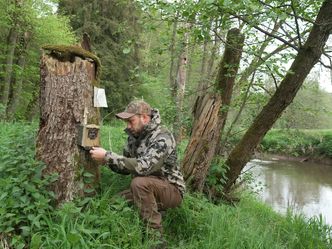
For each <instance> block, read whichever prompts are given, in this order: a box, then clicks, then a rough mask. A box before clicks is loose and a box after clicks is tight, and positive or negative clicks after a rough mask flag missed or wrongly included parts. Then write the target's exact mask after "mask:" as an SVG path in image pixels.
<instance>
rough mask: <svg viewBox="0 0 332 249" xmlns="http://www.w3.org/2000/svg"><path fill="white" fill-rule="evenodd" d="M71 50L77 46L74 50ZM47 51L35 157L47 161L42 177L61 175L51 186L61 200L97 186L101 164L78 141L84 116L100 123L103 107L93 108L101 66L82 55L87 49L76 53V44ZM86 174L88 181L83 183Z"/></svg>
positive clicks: (70, 198) (43, 64) (43, 59)
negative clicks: (95, 86)
mask: <svg viewBox="0 0 332 249" xmlns="http://www.w3.org/2000/svg"><path fill="white" fill-rule="evenodd" d="M71 48H75V53H74V52H72V51H71V50H70V49H71ZM61 49H62V50H61ZM47 50H48V51H51V53H50V54H46V53H44V54H43V55H42V58H41V66H40V69H41V88H40V125H39V132H38V137H37V145H36V157H37V159H39V160H41V161H43V162H44V163H45V164H46V168H45V170H44V171H43V174H44V175H48V174H53V173H56V174H58V180H57V181H56V182H54V184H53V185H52V186H51V188H52V190H53V191H54V193H55V195H56V199H57V201H58V203H61V202H66V201H70V200H72V199H73V198H74V197H75V196H82V195H83V194H84V193H93V192H94V191H95V189H96V188H97V187H98V183H99V178H100V173H99V167H98V165H97V163H96V162H94V161H93V160H92V159H91V158H90V155H89V152H88V151H87V150H84V149H83V148H82V147H80V146H78V145H77V141H78V125H80V124H84V123H85V122H84V121H85V119H87V123H88V124H95V125H99V120H100V113H99V109H98V108H95V107H93V91H94V85H96V84H97V83H96V82H97V80H96V69H97V67H99V64H98V63H97V62H96V60H94V57H93V58H91V57H90V56H88V57H87V58H84V57H85V55H86V54H89V53H87V51H84V50H83V49H81V50H82V52H80V51H79V52H77V50H79V48H77V47H61V48H60V47H59V50H58V49H57V47H55V48H54V49H53V48H47ZM97 61H98V60H97ZM84 115H86V118H85V117H84ZM86 172H88V173H90V174H86ZM87 175H90V177H89V176H87ZM91 175H92V176H91ZM86 176H87V177H88V178H89V179H88V181H85V180H86Z"/></svg>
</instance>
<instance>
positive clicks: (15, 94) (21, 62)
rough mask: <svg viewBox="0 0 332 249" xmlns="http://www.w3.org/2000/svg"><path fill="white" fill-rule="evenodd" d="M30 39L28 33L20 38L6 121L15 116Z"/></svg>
mask: <svg viewBox="0 0 332 249" xmlns="http://www.w3.org/2000/svg"><path fill="white" fill-rule="evenodd" d="M29 39H30V33H29V32H24V35H23V37H22V42H21V47H20V49H19V55H18V56H19V58H18V62H17V65H18V67H19V68H18V70H16V72H15V82H14V83H13V87H12V94H11V97H10V100H9V104H8V108H7V114H6V116H7V120H12V119H13V118H14V116H15V112H16V108H17V106H18V104H19V102H20V98H21V93H22V83H23V72H24V68H25V64H26V54H27V49H28V44H29Z"/></svg>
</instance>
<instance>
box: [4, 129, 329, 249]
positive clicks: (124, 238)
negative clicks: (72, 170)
mask: <svg viewBox="0 0 332 249" xmlns="http://www.w3.org/2000/svg"><path fill="white" fill-rule="evenodd" d="M36 129H37V125H35V124H34V125H25V124H20V123H17V124H8V123H1V128H0V135H1V137H2V142H1V144H0V148H1V151H2V153H1V154H0V176H1V178H0V248H1V246H2V247H6V248H32V249H37V248H68V249H69V248H118V249H123V248H135V249H136V248H150V246H151V243H152V241H150V240H149V239H148V238H146V236H145V235H144V233H143V232H142V231H144V230H145V226H144V224H143V223H142V222H141V220H140V218H139V215H138V212H137V210H136V208H135V207H132V206H129V205H128V204H127V203H126V202H125V200H123V199H121V198H120V197H118V196H117V195H116V193H118V192H119V191H121V190H123V189H125V188H127V187H128V185H129V182H130V178H129V177H128V176H119V175H117V174H114V173H112V172H111V171H110V170H109V169H108V168H106V167H102V169H101V171H102V178H101V179H102V180H101V190H100V192H99V193H98V194H97V195H96V196H94V197H87V198H78V199H75V200H74V201H72V202H68V203H65V204H63V205H61V206H60V207H57V208H55V207H54V205H53V198H54V196H53V194H52V192H49V191H48V190H47V186H48V185H49V184H50V183H51V182H52V181H54V180H56V176H49V177H46V178H43V177H42V176H41V171H42V169H43V167H44V166H43V164H42V163H40V162H37V161H35V159H34V143H33V141H34V139H35V135H36ZM122 129H123V127H122V126H121V125H119V126H116V127H112V128H110V127H104V128H103V131H102V132H103V137H104V140H103V146H105V147H107V146H111V147H112V149H114V150H116V151H117V152H120V151H121V147H122V143H123V142H124V139H125V136H124V135H123V133H122ZM108 134H111V138H110V140H111V141H112V143H114V144H109V141H110V140H109V139H108V137H107V136H108ZM163 225H164V230H165V238H166V239H167V241H168V243H169V248H180V249H181V248H183V249H194V248H197V249H198V248H203V249H205V248H206V249H214V248H215V249H220V248H227V249H241V248H243V249H244V248H250V249H255V248H257V249H258V248H269V249H270V248H272V249H273V248H275V249H277V248H278V249H279V248H294V249H300V248H303V249H307V248H315V249H316V248H331V247H332V242H331V237H332V234H331V227H330V226H327V225H326V224H324V223H323V222H322V219H321V218H320V217H316V218H312V219H309V220H308V219H305V218H304V217H302V216H300V215H293V214H292V213H288V214H287V215H286V216H281V215H279V214H277V213H275V212H274V211H273V210H272V209H271V208H269V207H267V206H266V205H264V204H262V203H261V202H259V201H257V200H256V199H255V197H254V196H253V195H252V194H248V193H246V192H243V193H242V196H241V201H240V202H239V203H238V204H237V205H235V206H229V205H224V204H219V205H215V204H213V203H211V202H209V201H208V199H206V198H205V197H204V196H202V195H199V194H193V193H187V194H186V195H185V198H184V201H183V203H182V205H181V207H179V208H176V209H171V210H168V211H167V213H166V215H165V217H164V219H163Z"/></svg>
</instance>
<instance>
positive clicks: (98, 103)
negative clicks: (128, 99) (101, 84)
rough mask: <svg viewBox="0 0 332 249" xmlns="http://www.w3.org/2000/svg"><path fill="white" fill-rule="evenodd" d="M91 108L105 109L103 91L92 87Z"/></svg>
mask: <svg viewBox="0 0 332 249" xmlns="http://www.w3.org/2000/svg"><path fill="white" fill-rule="evenodd" d="M93 106H94V107H107V101H106V95H105V89H103V88H98V87H94V98H93Z"/></svg>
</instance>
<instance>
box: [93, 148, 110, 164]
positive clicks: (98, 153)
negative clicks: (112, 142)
mask: <svg viewBox="0 0 332 249" xmlns="http://www.w3.org/2000/svg"><path fill="white" fill-rule="evenodd" d="M106 152H107V151H106V150H105V149H103V148H101V147H92V149H91V150H90V155H91V157H92V159H94V160H96V161H98V162H100V163H106V161H105V155H106Z"/></svg>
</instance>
